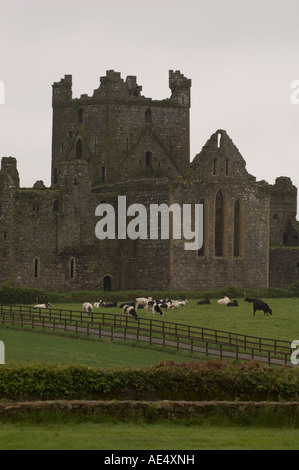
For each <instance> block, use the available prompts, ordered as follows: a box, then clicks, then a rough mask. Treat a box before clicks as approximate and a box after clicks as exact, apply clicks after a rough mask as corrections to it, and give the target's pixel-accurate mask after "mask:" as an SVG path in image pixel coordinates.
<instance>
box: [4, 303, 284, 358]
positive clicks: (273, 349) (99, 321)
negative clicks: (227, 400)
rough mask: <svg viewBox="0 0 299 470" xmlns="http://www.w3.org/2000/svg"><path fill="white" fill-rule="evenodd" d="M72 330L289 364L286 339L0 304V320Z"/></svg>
mask: <svg viewBox="0 0 299 470" xmlns="http://www.w3.org/2000/svg"><path fill="white" fill-rule="evenodd" d="M7 323H8V324H12V325H13V324H17V325H20V326H28V325H29V326H30V327H32V328H34V327H39V328H43V329H45V328H47V329H49V328H50V329H52V330H54V331H55V330H63V331H73V332H75V333H77V334H80V333H81V334H87V335H93V336H97V337H99V338H108V339H110V340H111V341H113V340H124V341H128V340H132V341H142V342H147V343H149V344H159V345H162V346H168V347H174V348H176V349H183V350H187V351H191V352H198V353H201V354H205V355H211V356H220V357H221V358H235V359H243V360H248V359H253V360H257V361H263V362H267V363H268V364H276V365H282V364H286V365H291V363H290V355H291V352H292V350H291V347H290V342H288V341H283V340H276V339H270V338H259V337H255V336H250V335H241V334H239V333H230V332H227V331H221V330H214V329H210V328H201V327H197V326H191V325H183V324H179V323H172V322H167V321H161V319H156V318H144V317H140V316H139V317H138V320H137V321H136V320H134V319H133V318H131V317H125V316H121V315H117V314H114V313H104V312H101V313H100V312H99V313H98V312H97V313H93V315H92V317H88V316H87V315H86V314H85V313H83V312H80V311H75V310H60V309H53V308H49V309H39V308H35V307H30V306H23V305H21V306H15V305H12V306H0V324H2V325H4V324H7Z"/></svg>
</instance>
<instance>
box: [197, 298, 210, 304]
mask: <svg viewBox="0 0 299 470" xmlns="http://www.w3.org/2000/svg"><path fill="white" fill-rule="evenodd" d="M210 303H211V302H210V300H209V299H204V300H199V301H198V302H197V305H209V304H210Z"/></svg>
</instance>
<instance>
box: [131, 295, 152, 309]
mask: <svg viewBox="0 0 299 470" xmlns="http://www.w3.org/2000/svg"><path fill="white" fill-rule="evenodd" d="M150 300H153V299H152V297H148V298H147V297H138V298H137V299H135V310H137V308H140V307H139V305H140V306H141V308H142V307H145V306H146V305H147V304H148V302H149V301H150Z"/></svg>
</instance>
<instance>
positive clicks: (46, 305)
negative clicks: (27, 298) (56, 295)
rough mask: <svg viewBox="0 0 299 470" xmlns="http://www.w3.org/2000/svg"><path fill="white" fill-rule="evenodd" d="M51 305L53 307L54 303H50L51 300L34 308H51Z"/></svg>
mask: <svg viewBox="0 0 299 470" xmlns="http://www.w3.org/2000/svg"><path fill="white" fill-rule="evenodd" d="M49 307H52V305H51V304H50V302H47V303H45V304H38V305H35V306H34V308H49Z"/></svg>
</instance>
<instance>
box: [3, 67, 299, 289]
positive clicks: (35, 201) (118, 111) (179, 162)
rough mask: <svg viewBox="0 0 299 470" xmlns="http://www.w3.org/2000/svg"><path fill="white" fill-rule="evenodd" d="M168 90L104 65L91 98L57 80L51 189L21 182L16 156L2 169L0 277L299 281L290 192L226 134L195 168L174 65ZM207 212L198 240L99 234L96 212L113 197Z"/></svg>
mask: <svg viewBox="0 0 299 470" xmlns="http://www.w3.org/2000/svg"><path fill="white" fill-rule="evenodd" d="M169 87H170V91H171V94H170V97H169V98H166V99H164V100H160V101H158V100H152V99H151V98H146V97H144V96H142V94H141V91H142V87H141V86H139V85H138V84H137V80H136V77H133V76H129V77H127V78H126V80H123V79H122V78H121V76H120V74H119V73H117V72H114V71H113V70H109V71H107V73H106V76H105V77H101V78H100V86H99V88H98V89H96V90H94V93H93V95H92V96H88V95H81V97H80V98H76V99H73V97H72V76H71V75H65V77H64V78H63V79H62V80H60V82H58V83H54V84H53V101H52V105H53V138H52V170H51V172H52V175H51V187H49V188H46V187H45V186H44V184H43V182H42V181H37V182H36V183H35V185H34V186H33V188H20V186H19V175H18V171H17V164H16V160H15V159H14V158H12V157H3V158H2V166H1V170H0V263H1V269H0V282H4V281H6V280H11V281H12V282H13V283H14V284H15V285H26V286H34V287H42V288H46V289H50V290H51V289H55V290H64V291H67V290H75V289H113V290H116V289H144V290H153V289H159V290H161V289H164V290H170V289H180V290H200V289H207V288H218V287H224V286H240V287H244V288H246V287H248V288H257V287H260V288H262V287H267V286H280V287H287V286H289V285H291V284H292V283H294V282H295V281H296V279H297V278H298V277H299V227H298V223H297V221H296V213H297V205H296V201H297V189H296V188H295V186H294V185H293V184H292V182H291V180H290V179H289V178H287V177H279V178H277V180H276V182H275V184H274V185H270V184H268V183H267V182H265V181H256V178H255V177H253V176H252V175H250V174H249V173H248V172H247V170H246V163H245V161H244V159H243V157H242V155H241V154H240V152H239V150H238V149H237V147H236V146H235V145H234V143H233V142H232V140H231V139H230V137H229V136H228V135H227V133H226V131H224V130H221V129H219V130H217V131H216V132H215V133H214V134H213V135H212V136H211V137H210V138H209V140H208V141H207V143H206V145H205V146H204V147H203V149H202V150H201V152H200V153H199V154H198V155H196V156H195V158H194V159H193V161H192V162H191V163H190V150H189V148H190V132H189V112H190V105H191V104H190V89H191V80H189V79H187V78H186V77H184V75H183V74H181V72H180V71H170V72H169ZM119 195H122V196H126V198H127V206H129V205H130V204H133V203H141V204H143V205H145V206H147V207H149V205H150V204H152V203H155V204H162V203H166V204H168V205H170V204H172V203H178V204H180V205H181V207H182V205H183V204H192V205H194V204H198V203H202V204H203V207H204V243H203V247H202V248H201V249H200V250H199V251H186V250H184V242H185V240H183V239H182V240H176V239H173V237H172V236H170V238H169V240H161V239H158V240H150V239H146V240H142V239H137V240H129V239H126V240H117V239H115V240H108V239H106V240H102V241H100V240H98V239H97V238H96V236H95V225H96V222H97V218H96V217H95V209H96V207H97V206H98V205H99V204H101V203H104V202H106V203H110V204H112V205H113V206H114V208H115V210H116V214H117V201H118V196H119Z"/></svg>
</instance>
